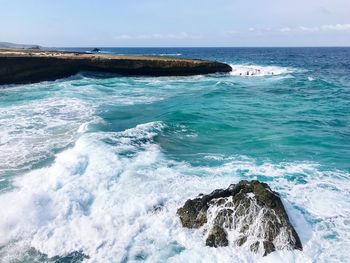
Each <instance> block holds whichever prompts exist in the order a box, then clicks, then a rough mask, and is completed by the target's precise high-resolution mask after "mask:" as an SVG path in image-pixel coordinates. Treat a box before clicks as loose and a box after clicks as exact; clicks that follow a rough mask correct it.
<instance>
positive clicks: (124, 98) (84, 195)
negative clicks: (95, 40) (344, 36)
mask: <svg viewBox="0 0 350 263" xmlns="http://www.w3.org/2000/svg"><path fill="white" fill-rule="evenodd" d="M105 51H106V52H114V53H119V54H158V55H159V54H174V55H178V56H179V57H197V58H206V59H215V60H219V61H223V62H227V63H230V64H232V67H233V69H234V71H233V72H232V74H214V75H209V76H193V77H161V78H147V77H117V76H103V75H96V74H92V73H81V74H79V75H77V76H73V77H71V78H68V79H64V80H58V81H55V82H45V83H39V84H32V85H20V86H4V87H1V89H0V136H1V137H0V160H1V163H0V206H1V207H2V208H3V212H2V214H3V216H1V217H0V257H2V258H3V259H4V260H5V262H16V260H22V261H24V262H26V261H30V260H33V257H34V258H35V257H37V258H38V260H39V261H48V260H49V259H48V257H54V256H56V255H59V256H64V255H67V254H68V253H71V252H74V251H82V252H83V253H84V254H86V255H89V256H90V259H86V260H87V261H91V262H102V261H103V262H133V261H140V260H141V261H148V262H166V261H169V262H189V261H190V262H196V260H198V258H202V259H203V261H205V262H215V261H216V262H227V261H232V260H233V261H240V262H251V261H260V260H269V261H270V262H271V261H273V260H275V261H281V260H284V261H288V262H295V261H296V262H329V260H334V261H336V262H346V260H347V258H348V256H349V254H348V251H347V250H348V249H346V248H348V247H350V243H349V242H350V241H349V240H350V236H349V233H350V222H349V219H348V218H349V216H350V182H349V175H350V144H349V142H350V107H349V106H350V74H349V73H350V49H348V48H334V49H333V48H325V49H324V48H307V49H301V48H295V49H282V48H281V49H253V48H251V49H228V48H225V49H218V48H217V49H214V48H213V49H106V50H105ZM247 73H248V74H249V75H247ZM251 74H253V75H251ZM240 179H259V180H262V181H266V182H269V184H270V185H271V186H272V187H273V188H274V189H275V190H278V191H279V192H280V193H281V194H282V196H283V198H284V202H285V204H286V206H287V210H288V213H289V216H290V217H291V221H292V223H293V224H294V225H295V226H296V228H297V231H298V233H299V235H300V236H301V239H302V242H303V246H304V251H303V252H286V251H283V252H278V253H274V254H272V255H271V256H269V257H267V258H264V259H262V258H259V257H256V256H254V255H251V254H250V253H249V252H248V251H246V250H244V249H237V248H234V247H230V248H227V249H221V250H220V251H216V250H214V249H211V248H206V247H204V245H203V244H202V241H201V240H202V237H201V236H200V234H199V233H194V232H191V231H188V230H184V229H182V228H181V227H180V225H179V222H178V219H177V217H176V215H175V213H176V208H177V207H179V206H180V205H181V204H182V203H183V202H184V201H185V200H186V198H190V197H194V196H196V195H197V194H198V193H201V192H210V191H212V190H213V189H215V188H218V187H227V186H228V185H229V184H230V183H235V182H237V181H239V180H240ZM157 206H161V207H162V208H163V209H162V212H160V213H153V212H152V209H153V208H154V207H157ZM86 235H88V238H86ZM29 248H34V250H35V251H40V252H41V253H44V254H46V255H47V257H46V258H45V257H40V255H39V254H37V253H36V252H35V253H34V254H33V251H32V250H29V252H26V251H28V249H29ZM19 252H20V253H19ZM28 258H29V259H28ZM80 260H81V257H77V259H76V261H80ZM188 260H189V261H188Z"/></svg>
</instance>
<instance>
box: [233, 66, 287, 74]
mask: <svg viewBox="0 0 350 263" xmlns="http://www.w3.org/2000/svg"><path fill="white" fill-rule="evenodd" d="M230 66H231V67H232V71H231V73H230V74H231V75H233V76H247V77H253V76H256V77H262V76H277V75H283V74H288V73H291V72H292V70H291V69H289V68H285V67H278V66H259V65H243V64H231V65H230Z"/></svg>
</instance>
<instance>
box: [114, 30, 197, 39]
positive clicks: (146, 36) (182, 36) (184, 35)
mask: <svg viewBox="0 0 350 263" xmlns="http://www.w3.org/2000/svg"><path fill="white" fill-rule="evenodd" d="M198 38H201V35H190V34H188V33H186V32H181V33H168V34H158V33H154V34H142V35H126V34H123V35H119V36H115V37H114V39H115V40H130V39H136V40H137V39H198Z"/></svg>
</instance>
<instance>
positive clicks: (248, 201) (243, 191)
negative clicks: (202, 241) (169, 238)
mask: <svg viewBox="0 0 350 263" xmlns="http://www.w3.org/2000/svg"><path fill="white" fill-rule="evenodd" d="M177 214H178V215H179V217H180V220H181V223H182V225H183V226H184V227H187V228H202V229H203V231H204V233H205V234H206V245H207V246H212V247H220V246H228V245H229V240H230V241H231V242H233V243H234V244H236V245H238V246H243V247H246V248H247V249H249V250H251V251H253V252H255V253H258V254H261V255H267V254H269V253H271V252H273V251H275V250H282V249H289V250H291V249H298V250H302V244H301V242H300V239H299V236H298V234H297V232H296V231H295V229H294V227H293V226H292V225H291V223H290V221H289V218H288V215H287V213H286V210H285V208H284V206H283V204H282V201H281V199H280V197H279V195H278V194H277V193H276V192H274V191H272V190H271V188H270V187H269V186H268V185H267V184H265V183H261V182H259V181H240V182H239V183H238V184H235V185H234V184H232V185H230V187H229V188H227V189H219V190H215V191H214V192H212V193H211V194H208V195H200V196H199V197H197V198H195V199H189V200H187V201H186V203H185V205H184V206H183V207H181V208H180V209H178V211H177Z"/></svg>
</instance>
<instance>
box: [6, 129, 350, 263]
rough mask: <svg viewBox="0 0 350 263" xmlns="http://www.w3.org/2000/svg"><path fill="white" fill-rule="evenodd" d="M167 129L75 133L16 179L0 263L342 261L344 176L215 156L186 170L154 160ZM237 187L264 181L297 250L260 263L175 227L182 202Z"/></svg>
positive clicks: (348, 229)
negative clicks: (30, 256)
mask: <svg viewBox="0 0 350 263" xmlns="http://www.w3.org/2000/svg"><path fill="white" fill-rule="evenodd" d="M166 128H167V126H166V125H165V124H164V123H162V122H151V123H145V124H141V125H138V126H136V127H134V128H131V129H128V130H125V131H122V132H97V133H87V134H83V135H82V136H81V137H80V138H79V139H78V140H77V142H76V143H75V145H74V147H72V148H70V149H67V150H65V151H63V152H61V153H59V154H57V156H56V159H55V162H54V163H53V164H52V165H51V166H49V167H45V168H42V169H38V170H33V171H31V172H29V173H27V174H25V175H24V176H22V177H19V178H16V179H15V180H14V185H15V186H16V189H14V190H13V191H11V192H7V193H4V194H2V195H0V206H1V207H2V211H3V213H2V217H0V236H1V239H0V247H1V246H3V248H2V249H1V250H0V257H3V258H4V259H5V261H6V260H8V261H10V259H11V258H13V257H15V258H16V257H17V258H18V257H19V255H20V254H22V255H23V251H25V249H24V247H26V248H27V249H28V248H29V247H32V248H35V249H36V250H38V251H40V252H42V253H45V254H47V255H48V256H49V257H52V256H55V255H65V254H67V253H70V252H72V251H83V252H84V253H85V254H87V255H89V256H90V258H89V259H86V262H121V261H133V260H137V259H140V258H142V259H143V260H144V261H146V262H158V261H169V262H188V261H196V260H197V259H198V258H200V259H201V260H202V261H203V262H232V261H234V262H247V261H248V262H251V261H265V262H273V261H277V262H280V261H284V262H315V261H317V262H326V261H327V259H329V258H332V259H333V260H334V261H338V262H341V261H342V259H346V258H348V257H349V252H348V250H347V249H345V247H346V246H347V245H348V240H349V239H350V236H349V235H350V234H349V233H350V224H349V221H348V218H349V216H350V205H349V204H350V194H349V193H350V183H349V181H348V180H346V178H348V177H349V176H350V175H349V174H347V173H346V172H343V171H328V170H322V168H321V167H320V166H319V165H318V164H315V163H308V162H299V163H298V162H296V163H279V164H274V163H270V162H265V163H257V162H255V160H254V159H250V158H248V157H242V156H229V157H227V156H224V155H220V156H215V155H214V156H207V157H205V158H206V159H213V160H215V161H218V162H220V164H218V165H215V166H212V167H210V166H192V165H190V164H188V163H186V162H177V161H173V160H170V159H168V158H166V156H165V155H164V154H163V153H162V151H161V148H160V146H159V145H158V144H157V143H156V138H157V136H158V135H161V134H162V133H163V131H164V130H165V129H166ZM182 128H183V127H181V129H182ZM241 179H259V180H263V181H267V182H269V184H270V185H271V186H272V188H273V189H274V190H277V191H279V192H280V193H281V195H282V198H283V202H284V203H285V205H286V207H287V211H288V214H289V216H290V219H291V222H292V223H293V224H294V225H295V227H296V229H297V231H298V233H299V235H300V238H301V240H302V243H303V246H304V250H303V251H302V252H301V251H279V252H275V253H272V254H270V255H269V256H267V257H264V258H261V257H259V256H256V255H253V254H252V253H250V252H249V251H248V250H246V249H244V248H237V247H235V246H234V245H230V246H229V247H225V248H217V249H215V248H209V247H206V246H205V245H204V244H203V242H202V240H203V237H202V236H201V234H200V233H199V232H200V231H195V230H190V229H185V228H182V227H181V224H180V222H179V219H178V217H177V215H176V210H177V208H178V207H180V206H181V205H183V203H184V202H185V200H186V199H188V198H193V197H195V196H196V195H198V194H199V193H209V192H211V191H212V190H214V189H216V188H225V187H227V186H228V185H229V184H231V183H236V182H238V181H239V180H241ZM334 204H337V205H336V206H335V205H334ZM9 246H12V247H11V249H9Z"/></svg>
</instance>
